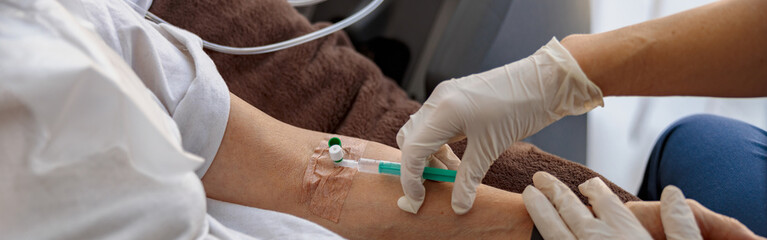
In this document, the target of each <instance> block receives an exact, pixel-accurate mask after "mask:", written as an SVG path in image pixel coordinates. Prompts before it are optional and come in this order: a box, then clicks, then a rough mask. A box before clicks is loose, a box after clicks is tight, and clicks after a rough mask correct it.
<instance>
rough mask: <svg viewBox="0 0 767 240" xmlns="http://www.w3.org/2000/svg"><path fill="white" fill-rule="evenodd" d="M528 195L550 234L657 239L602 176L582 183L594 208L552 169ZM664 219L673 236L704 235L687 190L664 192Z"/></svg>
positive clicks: (535, 216)
mask: <svg viewBox="0 0 767 240" xmlns="http://www.w3.org/2000/svg"><path fill="white" fill-rule="evenodd" d="M533 184H535V187H533V186H528V187H527V188H525V191H524V192H522V199H523V201H524V203H525V207H526V208H527V212H528V213H530V218H532V220H533V222H534V223H535V226H536V227H537V228H538V230H539V232H540V233H541V235H542V236H543V238H544V239H652V237H651V236H650V234H649V233H648V232H647V230H645V229H644V228H643V227H642V224H641V223H640V222H639V220H637V218H636V217H635V216H634V214H632V213H631V211H629V210H628V208H626V206H625V205H624V204H623V203H622V202H621V201H620V199H619V198H618V196H616V195H615V194H614V193H613V192H612V191H611V190H610V188H608V187H607V185H605V183H604V182H602V180H601V179H599V178H592V179H589V180H588V181H586V182H584V183H583V184H581V185H580V186H578V189H579V190H580V192H581V193H582V194H583V195H584V196H586V197H588V198H589V203H590V204H591V206H592V210H593V211H594V214H593V215H592V213H591V211H589V209H588V208H587V207H586V206H585V205H584V204H583V203H581V201H580V199H578V197H577V196H575V194H574V193H573V192H572V191H571V190H570V188H568V187H567V186H566V185H565V184H563V183H562V182H560V181H559V180H557V179H556V178H555V177H554V176H552V175H551V174H548V173H545V172H537V173H535V175H533ZM661 220H662V224H663V228H664V229H665V233H666V238H667V239H702V237H701V235H700V230H699V229H698V225H697V223H696V222H695V217H694V216H693V214H692V211H691V210H690V207H689V206H688V205H687V203H686V202H685V199H684V195H683V194H682V191H681V190H679V189H678V188H676V187H674V186H669V187H666V188H665V189H664V190H663V193H662V195H661Z"/></svg>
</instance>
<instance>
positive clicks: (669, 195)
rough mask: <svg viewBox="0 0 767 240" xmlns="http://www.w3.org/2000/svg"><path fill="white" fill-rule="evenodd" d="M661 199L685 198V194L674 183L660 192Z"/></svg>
mask: <svg viewBox="0 0 767 240" xmlns="http://www.w3.org/2000/svg"><path fill="white" fill-rule="evenodd" d="M660 199H661V201H663V199H669V200H672V199H673V200H679V199H681V200H684V194H683V193H682V190H681V189H679V188H678V187H676V186H674V185H668V186H666V187H665V188H663V192H662V193H661V194H660Z"/></svg>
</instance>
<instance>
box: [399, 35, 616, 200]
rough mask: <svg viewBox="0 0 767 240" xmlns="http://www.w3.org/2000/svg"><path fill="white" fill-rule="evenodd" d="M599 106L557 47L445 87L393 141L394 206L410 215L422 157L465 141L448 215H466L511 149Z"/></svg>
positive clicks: (420, 191)
mask: <svg viewBox="0 0 767 240" xmlns="http://www.w3.org/2000/svg"><path fill="white" fill-rule="evenodd" d="M601 105H602V92H601V91H600V90H599V88H598V87H597V86H596V85H595V84H594V83H592V82H591V81H589V79H588V78H587V77H586V74H584V73H583V71H582V70H581V69H580V67H579V66H578V63H577V62H576V61H575V59H574V58H573V57H572V56H571V55H570V53H569V52H568V51H567V50H566V49H565V48H564V47H563V46H562V45H560V44H559V42H558V41H557V40H556V39H552V40H551V41H550V42H549V43H548V44H547V45H546V46H543V47H542V48H541V49H539V50H538V51H537V52H535V54H533V55H532V56H530V57H527V58H525V59H522V60H519V61H516V62H514V63H511V64H508V65H505V66H502V67H499V68H496V69H493V70H490V71H487V72H484V73H480V74H474V75H470V76H467V77H463V78H459V79H452V80H449V81H445V82H443V83H441V84H439V85H438V86H437V88H436V89H435V90H434V92H433V93H432V94H431V96H430V97H429V99H428V100H426V102H425V103H424V104H423V107H421V109H419V110H418V112H416V113H415V114H413V115H411V116H410V120H409V121H408V122H407V123H406V124H405V125H404V126H403V127H402V128H401V129H400V131H399V133H398V134H397V144H398V145H399V147H400V150H402V171H401V178H400V180H401V182H402V189H403V190H404V192H405V196H404V197H402V198H400V199H399V201H398V202H397V205H398V206H399V207H400V208H401V209H402V210H405V211H408V212H411V213H416V212H417V211H418V209H419V208H420V207H421V204H422V203H423V200H424V197H425V194H426V193H425V189H424V186H423V185H422V179H421V175H422V173H423V169H424V167H425V166H426V165H427V164H428V163H427V162H428V161H427V159H428V157H429V156H430V155H431V154H432V153H434V152H435V151H437V149H439V148H440V146H442V145H444V144H445V143H448V142H450V141H457V140H460V139H462V138H464V137H465V138H468V145H467V147H466V152H465V153H464V155H463V158H462V160H461V164H460V166H459V167H458V175H457V177H456V181H455V185H454V186H453V196H452V207H453V210H454V211H455V213H457V214H464V213H466V212H468V211H469V209H471V206H472V204H473V203H474V197H475V195H476V189H477V185H479V184H480V182H481V181H482V178H483V177H484V176H485V173H486V172H487V170H488V169H489V168H490V165H491V164H492V163H493V162H494V161H495V160H496V158H498V156H499V155H500V154H501V153H502V152H503V151H505V150H506V149H507V148H509V147H510V146H511V144H512V143H514V142H515V141H519V140H521V139H523V138H525V137H528V136H530V135H532V134H534V133H536V132H538V131H539V130H541V129H542V128H544V127H546V126H547V125H549V124H551V123H552V122H554V121H556V120H558V119H560V118H562V117H564V116H567V115H577V114H583V113H585V112H588V111H589V110H591V109H593V108H595V107H596V106H601Z"/></svg>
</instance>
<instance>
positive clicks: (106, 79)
mask: <svg viewBox="0 0 767 240" xmlns="http://www.w3.org/2000/svg"><path fill="white" fill-rule="evenodd" d="M77 22H78V20H76V19H75V18H74V17H73V16H72V15H70V14H69V13H68V12H67V11H66V10H65V9H63V8H62V7H61V5H59V4H58V2H56V1H52V0H39V1H31V0H9V1H2V2H0V213H2V214H0V239H202V238H214V236H211V235H209V233H208V232H207V231H208V229H209V228H208V224H209V223H208V220H207V218H208V216H207V214H206V212H205V195H204V192H203V188H202V185H201V183H200V181H199V179H198V178H197V176H196V175H195V174H194V173H193V170H194V169H196V168H197V167H198V166H199V165H200V164H201V163H202V161H203V160H202V159H201V158H199V157H197V156H195V155H193V154H190V153H187V152H185V151H184V150H183V148H182V147H181V145H180V143H179V142H178V141H177V140H176V138H175V137H174V136H173V135H174V131H175V130H174V128H175V124H174V122H173V121H172V120H171V119H170V118H169V117H168V115H167V114H165V113H164V111H163V110H162V109H161V108H160V107H159V106H158V104H156V103H155V102H154V101H153V100H152V98H151V97H150V92H149V91H147V88H146V87H145V86H144V85H143V84H142V82H141V81H140V80H139V79H138V78H137V77H136V75H135V74H134V73H133V72H132V71H131V68H130V67H129V66H128V65H126V64H125V63H124V61H122V59H121V58H120V57H119V56H117V55H116V54H115V53H114V52H113V51H111V50H110V49H109V47H107V46H106V45H105V44H104V43H103V42H102V41H101V40H100V39H99V37H98V36H96V35H95V34H93V33H92V32H90V31H88V30H86V29H84V28H83V27H81V26H80V25H79V24H78V23H77Z"/></svg>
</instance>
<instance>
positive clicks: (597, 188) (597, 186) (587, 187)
mask: <svg viewBox="0 0 767 240" xmlns="http://www.w3.org/2000/svg"><path fill="white" fill-rule="evenodd" d="M578 190H579V191H580V192H581V193H582V194H584V196H587V195H593V194H594V193H604V192H605V190H607V191H608V192H610V193H612V190H610V189H609V188H608V187H607V184H605V182H604V181H602V179H600V178H599V177H593V178H591V179H589V180H586V181H585V182H583V183H581V184H580V185H578Z"/></svg>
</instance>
